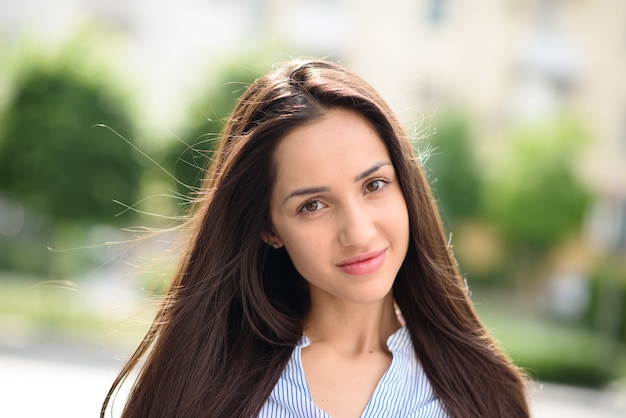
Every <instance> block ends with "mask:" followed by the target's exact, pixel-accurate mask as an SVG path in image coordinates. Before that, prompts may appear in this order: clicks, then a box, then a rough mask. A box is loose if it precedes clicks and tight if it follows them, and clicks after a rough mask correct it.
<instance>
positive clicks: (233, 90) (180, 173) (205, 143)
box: [162, 56, 265, 195]
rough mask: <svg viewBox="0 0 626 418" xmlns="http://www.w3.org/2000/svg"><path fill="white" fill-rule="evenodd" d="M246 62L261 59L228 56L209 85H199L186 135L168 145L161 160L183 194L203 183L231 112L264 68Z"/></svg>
mask: <svg viewBox="0 0 626 418" xmlns="http://www.w3.org/2000/svg"><path fill="white" fill-rule="evenodd" d="M246 62H248V63H250V62H259V60H258V59H257V60H255V59H254V57H252V58H251V57H250V56H248V57H247V58H246V59H235V60H229V61H227V62H225V63H224V64H222V65H221V66H219V67H218V69H217V70H216V71H215V73H214V74H212V75H210V76H209V77H208V78H209V82H208V83H207V84H208V85H207V87H205V88H202V89H200V91H201V92H202V93H201V95H199V96H198V98H197V99H196V100H195V101H194V102H193V103H192V104H191V106H190V109H189V112H188V119H189V120H190V123H189V126H188V127H187V128H186V129H185V131H184V133H183V135H182V138H183V139H181V140H179V141H176V142H171V145H169V146H167V147H166V149H165V153H164V154H165V155H164V157H163V158H162V160H163V161H165V166H166V167H168V168H169V169H170V170H171V172H172V174H173V175H174V176H175V177H176V179H177V180H178V181H179V184H178V185H177V190H178V192H179V193H181V194H183V195H188V194H189V193H190V192H191V193H193V192H194V191H195V190H197V189H198V187H200V182H201V179H202V177H203V174H204V170H205V169H206V168H207V165H208V161H209V159H210V158H211V154H212V152H213V151H214V150H215V148H216V145H217V142H218V139H219V134H220V132H221V131H222V128H223V127H224V124H225V122H226V119H227V117H228V115H230V113H231V111H232V110H233V108H234V107H235V103H236V102H237V99H238V98H239V96H240V95H241V94H242V93H243V92H244V91H245V90H246V88H247V87H248V85H250V84H251V83H252V82H253V81H254V80H255V79H256V78H257V77H258V76H260V75H261V74H262V73H263V72H264V70H265V68H260V67H259V66H258V65H256V66H255V65H252V64H250V65H246V64H242V63H246ZM188 141H189V142H188Z"/></svg>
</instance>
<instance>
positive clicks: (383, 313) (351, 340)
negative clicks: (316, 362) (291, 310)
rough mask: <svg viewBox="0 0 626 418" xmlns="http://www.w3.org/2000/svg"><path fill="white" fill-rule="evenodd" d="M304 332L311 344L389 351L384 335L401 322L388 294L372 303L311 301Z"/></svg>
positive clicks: (347, 349)
mask: <svg viewBox="0 0 626 418" xmlns="http://www.w3.org/2000/svg"><path fill="white" fill-rule="evenodd" d="M311 302H312V304H311V311H310V314H309V316H308V318H307V320H306V323H305V327H304V332H305V334H306V335H307V337H308V338H309V339H310V340H311V343H325V344H329V345H332V346H334V347H335V348H336V349H337V350H340V351H342V352H345V353H347V354H352V355H358V354H362V353H366V352H368V353H371V352H375V351H388V349H387V338H389V336H390V335H391V334H393V333H394V332H395V331H396V330H398V328H400V326H401V324H400V322H399V320H398V318H397V316H396V313H395V309H394V304H393V296H392V295H391V293H389V295H387V297H385V298H384V299H383V300H381V301H379V302H375V303H372V304H356V303H349V302H346V303H337V304H323V306H320V304H319V303H315V300H312V301H311Z"/></svg>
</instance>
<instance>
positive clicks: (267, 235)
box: [261, 231, 283, 250]
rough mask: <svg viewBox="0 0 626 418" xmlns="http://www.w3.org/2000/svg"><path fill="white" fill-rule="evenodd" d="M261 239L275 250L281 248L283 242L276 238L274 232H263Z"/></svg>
mask: <svg viewBox="0 0 626 418" xmlns="http://www.w3.org/2000/svg"><path fill="white" fill-rule="evenodd" d="M261 238H262V239H263V241H264V242H265V243H266V244H267V245H269V246H271V247H272V248H274V249H275V250H277V249H279V248H280V247H282V246H283V242H282V241H281V239H280V238H279V237H278V235H276V233H275V232H274V231H265V232H263V235H261Z"/></svg>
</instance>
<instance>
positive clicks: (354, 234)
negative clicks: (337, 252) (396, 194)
mask: <svg viewBox="0 0 626 418" xmlns="http://www.w3.org/2000/svg"><path fill="white" fill-rule="evenodd" d="M338 222H339V243H340V244H341V245H343V246H346V247H367V246H368V244H370V243H371V242H372V240H373V239H374V237H375V236H376V225H375V222H374V213H373V212H372V210H371V208H368V207H367V205H365V204H364V203H363V202H351V203H350V204H347V205H345V206H344V207H343V210H342V214H341V216H340V217H339V219H338Z"/></svg>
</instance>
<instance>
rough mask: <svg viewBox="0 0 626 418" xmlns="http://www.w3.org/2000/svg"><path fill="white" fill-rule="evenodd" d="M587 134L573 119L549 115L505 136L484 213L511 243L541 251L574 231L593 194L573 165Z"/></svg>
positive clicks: (493, 172) (485, 197)
mask: <svg viewBox="0 0 626 418" xmlns="http://www.w3.org/2000/svg"><path fill="white" fill-rule="evenodd" d="M586 140H587V137H586V135H585V133H584V131H583V130H582V128H581V127H580V125H579V124H578V123H577V122H576V121H572V120H567V119H563V118H561V119H557V120H551V121H549V122H548V123H545V124H541V125H538V126H530V127H525V128H523V129H520V130H518V131H517V132H515V133H514V134H513V135H512V137H511V138H510V139H509V143H508V144H507V145H508V147H507V151H506V153H505V154H504V155H503V156H502V158H501V159H499V160H498V161H497V164H496V165H495V167H494V170H493V171H492V172H491V176H490V177H489V179H488V183H487V185H486V190H485V195H484V199H483V201H484V204H485V205H486V215H487V216H488V218H489V219H490V220H491V221H492V222H493V223H494V225H495V226H496V227H497V228H498V229H499V231H500V233H501V235H502V236H503V237H504V238H505V240H506V241H507V242H509V243H510V244H511V246H512V247H513V248H518V249H523V250H524V251H526V252H528V253H529V254H541V253H543V252H544V251H545V250H547V249H548V248H551V247H553V246H555V245H557V244H558V243H560V242H561V241H562V240H563V239H564V238H565V237H567V236H568V235H569V234H572V233H573V232H576V231H577V230H578V229H579V228H580V226H581V223H582V220H583V217H584V214H585V211H586V208H587V205H588V203H589V201H590V199H591V196H590V192H589V191H588V189H587V187H586V186H585V184H584V183H583V182H582V181H581V180H580V179H579V178H578V177H577V174H576V172H575V171H576V164H577V162H578V157H579V155H580V152H581V150H582V147H583V145H584V144H585V142H586Z"/></svg>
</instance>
